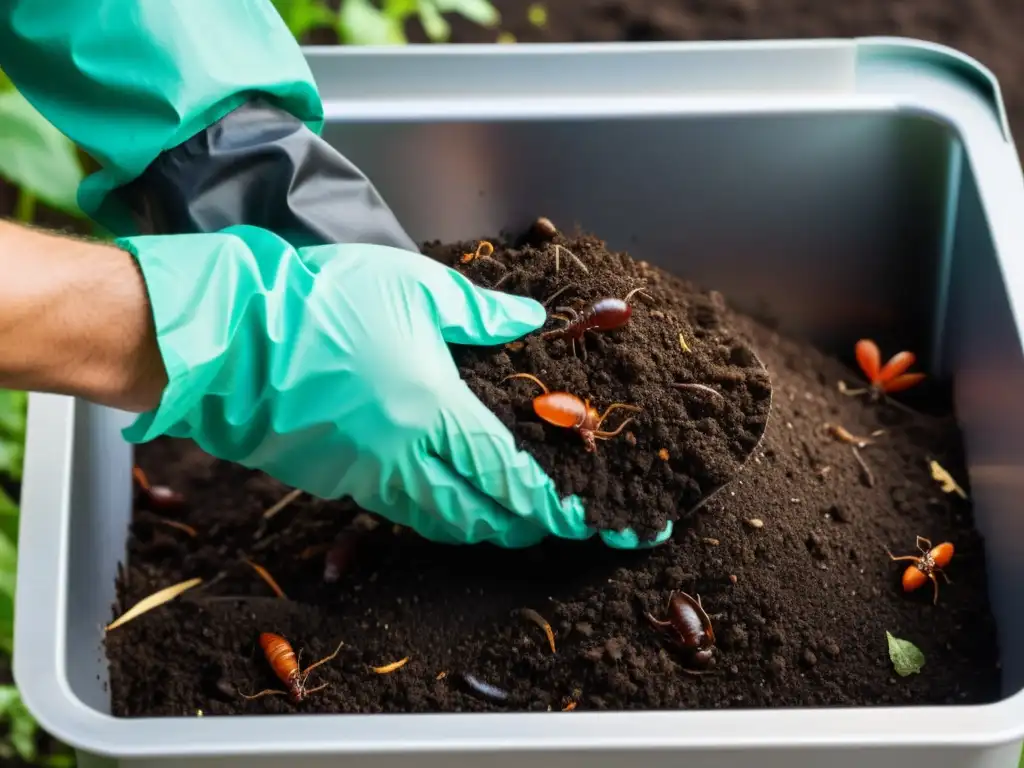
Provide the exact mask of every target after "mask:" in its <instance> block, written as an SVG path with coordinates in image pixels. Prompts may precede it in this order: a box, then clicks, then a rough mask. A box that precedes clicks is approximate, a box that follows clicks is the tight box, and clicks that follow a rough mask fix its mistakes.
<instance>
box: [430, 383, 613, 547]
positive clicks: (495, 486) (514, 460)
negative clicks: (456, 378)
mask: <svg viewBox="0 0 1024 768" xmlns="http://www.w3.org/2000/svg"><path fill="white" fill-rule="evenodd" d="M449 395H450V398H451V400H450V402H449V407H448V408H444V409H442V412H441V417H440V424H439V425H438V428H437V429H436V431H435V435H434V440H433V446H432V447H433V448H434V450H435V451H436V452H437V454H438V456H440V457H441V458H442V459H443V460H444V461H446V462H447V463H448V464H449V465H450V466H451V467H452V471H454V472H455V473H457V474H458V475H459V476H461V477H462V478H465V482H467V483H469V484H472V486H473V487H474V488H475V489H476V490H477V491H479V492H480V493H481V494H482V495H484V496H486V497H487V498H489V499H490V500H491V501H492V503H494V504H497V505H500V506H501V507H503V508H504V509H506V510H508V511H509V513H511V514H512V515H514V516H516V517H518V518H521V519H523V520H528V521H531V522H532V523H533V524H535V525H536V526H539V527H541V528H543V529H544V530H546V531H548V532H550V533H551V534H553V535H555V536H558V537H560V538H564V539H588V538H590V537H591V536H593V535H594V531H593V530H591V529H589V528H588V527H587V523H586V519H585V513H584V509H583V503H582V502H581V501H580V499H579V497H577V496H575V495H573V496H569V497H567V498H564V499H563V498H561V497H560V495H559V493H558V491H557V489H556V488H555V484H554V482H552V480H551V478H550V477H548V475H547V473H546V472H544V470H543V469H541V467H540V465H539V464H538V463H537V461H536V460H535V459H534V458H533V457H532V456H530V454H528V453H526V452H525V451H520V450H519V449H518V448H517V447H516V444H515V438H514V437H513V436H512V433H511V432H509V431H508V429H507V428H506V427H505V425H504V424H502V423H501V421H499V420H498V417H497V416H495V415H494V413H493V412H492V411H490V410H489V409H488V408H487V407H486V406H485V405H484V404H483V403H481V402H480V400H479V399H478V398H477V397H476V396H475V395H474V394H473V392H472V391H471V390H470V389H469V387H467V386H466V385H465V383H464V382H462V381H460V382H458V384H457V385H456V386H453V388H452V390H451V392H450V393H449Z"/></svg>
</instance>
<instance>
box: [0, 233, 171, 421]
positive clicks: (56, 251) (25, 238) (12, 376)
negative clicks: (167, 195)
mask: <svg viewBox="0 0 1024 768" xmlns="http://www.w3.org/2000/svg"><path fill="white" fill-rule="evenodd" d="M0 275H2V276H3V277H2V278H0V387H4V388H7V389H18V390H27V391H35V392H52V393H56V394H63V395H72V396H75V397H80V398H83V399H86V400H90V401H92V402H95V403H100V404H102V405H109V406H112V407H115V408H121V409H124V410H127V411H132V412H136V413H141V412H143V411H148V410H150V409H152V408H155V407H156V406H157V405H158V404H159V402H160V396H161V393H162V392H163V390H164V387H165V386H166V385H167V373H166V371H165V369H164V364H163V360H162V359H161V357H160V350H159V347H158V346H157V341H156V331H155V328H154V325H153V316H152V312H151V308H150V304H149V297H148V295H147V292H146V286H145V283H144V282H143V279H142V274H141V272H140V271H139V268H138V265H137V264H136V262H135V259H134V258H133V257H132V255H131V254H130V253H128V252H127V251H124V250H122V249H120V248H117V247H115V246H112V245H108V244H105V243H99V242H93V241H89V240H85V239H81V238H77V237H70V236H66V235H60V234H55V233H51V232H46V231H44V230H39V229H34V228H30V227H26V226H23V225H20V224H14V223H11V222H6V221H0Z"/></svg>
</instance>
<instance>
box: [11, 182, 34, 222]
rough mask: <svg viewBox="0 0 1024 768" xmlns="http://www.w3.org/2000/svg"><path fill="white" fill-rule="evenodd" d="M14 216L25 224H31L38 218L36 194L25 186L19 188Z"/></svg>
mask: <svg viewBox="0 0 1024 768" xmlns="http://www.w3.org/2000/svg"><path fill="white" fill-rule="evenodd" d="M14 218H15V219H16V220H18V221H20V222H22V223H23V224H31V223H32V222H33V221H34V220H35V218H36V196H35V195H33V194H32V193H31V192H29V191H28V190H27V189H25V188H24V187H22V188H21V189H19V190H18V202H17V203H16V204H15V207H14Z"/></svg>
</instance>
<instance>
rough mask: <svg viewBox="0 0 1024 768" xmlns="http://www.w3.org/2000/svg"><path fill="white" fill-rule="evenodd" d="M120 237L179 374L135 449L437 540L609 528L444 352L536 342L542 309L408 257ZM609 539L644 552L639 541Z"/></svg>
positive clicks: (532, 538) (132, 436) (138, 430)
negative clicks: (193, 454)
mask: <svg viewBox="0 0 1024 768" xmlns="http://www.w3.org/2000/svg"><path fill="white" fill-rule="evenodd" d="M118 243H119V245H120V246H121V247H123V248H126V249H128V250H129V251H131V252H132V253H133V254H134V255H135V257H136V259H137V261H138V263H139V265H140V267H141V269H142V272H143V275H144V277H145V281H146V284H147V287H148V290H149V293H150V300H151V302H152V306H153V314H154V319H155V322H156V329H157V337H158V342H159V345H160V349H161V353H162V355H163V358H164V361H165V365H166V367H167V372H168V377H169V383H168V386H167V388H166V390H165V392H164V394H163V397H162V399H161V402H160V405H159V407H158V408H157V409H155V410H154V411H151V412H149V413H146V414H143V415H141V416H140V417H139V418H138V419H137V420H136V421H135V422H134V423H133V424H132V425H131V426H130V427H128V428H127V429H126V430H125V432H124V435H125V437H126V438H127V439H128V440H130V441H132V442H143V441H147V440H151V439H153V438H155V437H157V436H160V435H165V434H166V435H170V436H173V437H187V438H191V439H193V440H195V441H196V443H197V444H198V445H199V446H200V447H201V448H203V449H204V450H205V451H207V452H208V453H210V454H212V455H213V456H216V457H218V458H221V459H226V460H229V461H234V462H238V463H240V464H242V465H244V466H247V467H250V468H257V469H260V470H262V471H264V472H266V473H267V474H269V475H271V476H273V477H275V478H277V479H278V480H280V481H282V482H284V483H286V484H288V485H290V486H293V487H296V488H301V489H303V490H305V491H307V492H309V493H312V494H314V495H316V496H320V497H322V498H338V497H342V496H351V497H352V499H353V500H354V501H355V502H356V503H357V504H359V505H360V506H361V507H363V508H364V509H367V510H369V511H371V512H375V513H377V514H380V515H382V516H384V517H386V518H388V519H390V520H392V521H393V522H395V523H399V524H401V525H406V526H409V527H411V528H413V529H414V530H416V531H417V532H418V533H419V534H420V535H422V536H424V537H425V538H427V539H430V540H433V541H436V542H444V543H451V544H471V543H477V542H484V541H488V542H492V543H494V544H497V545H499V546H503V547H526V546H531V545H534V544H536V543H538V542H539V541H541V540H542V539H544V538H545V537H547V536H551V535H554V536H558V537H562V538H566V539H586V538H589V537H591V536H593V535H594V533H595V531H594V530H593V529H591V528H589V527H588V526H587V524H586V523H585V521H584V509H583V505H582V503H581V501H580V499H579V498H578V497H575V496H571V497H568V498H565V499H562V498H560V497H559V495H558V493H557V491H556V490H555V487H554V485H553V483H552V481H551V479H550V478H549V477H548V476H547V475H546V473H545V472H544V471H543V470H542V469H541V468H540V466H539V465H538V464H537V462H536V461H535V460H534V459H533V458H532V457H531V456H530V455H529V454H527V453H525V452H523V451H520V450H518V449H517V448H516V445H515V441H514V438H513V436H512V434H511V433H510V432H509V431H508V430H507V429H506V427H505V426H504V425H503V424H502V423H501V422H500V421H499V420H498V418H497V417H496V416H495V415H494V414H493V413H492V412H491V411H490V410H489V409H488V408H486V407H485V406H484V405H483V404H482V403H481V402H480V401H479V400H478V399H477V398H476V396H475V395H473V393H472V392H471V391H470V390H469V388H468V387H467V386H466V384H465V383H464V382H463V381H462V379H461V378H460V376H459V374H458V370H457V369H456V367H455V364H454V362H453V360H452V357H451V354H450V352H449V350H448V348H447V344H449V343H454V344H476V345H497V344H503V343H506V342H509V341H512V340H514V339H517V338H519V337H521V336H523V335H525V334H527V333H529V332H531V331H534V330H536V329H537V328H539V327H540V326H541V325H543V323H544V320H545V310H544V308H543V307H542V306H541V305H540V304H539V303H537V302H535V301H533V300H532V299H527V298H523V297H517V296H511V295H508V294H502V293H498V292H493V291H489V290H486V289H482V288H478V287H476V286H474V285H473V284H472V283H470V282H469V281H468V280H467V279H466V278H465V277H463V276H462V275H460V274H459V273H458V272H456V271H454V270H452V269H449V268H447V267H445V266H443V265H441V264H439V263H437V262H435V261H433V260H431V259H429V258H427V257H425V256H423V255H420V254H417V253H412V252H410V251H405V250H399V249H396V248H390V247H386V246H378V245H366V244H352V245H325V246H311V247H307V248H302V249H299V250H296V249H294V248H292V247H291V246H289V245H288V243H286V242H285V241H284V240H282V239H281V238H279V237H277V236H276V235H274V234H272V233H270V232H268V231H266V230H263V229H259V228H256V227H250V226H237V227H230V228H228V229H225V230H223V231H222V232H219V233H215V234H195V235H174V236H144V237H133V238H124V239H122V240H120V241H118ZM670 533H671V527H669V528H667V529H666V530H665V531H664V532H663V533H662V535H661V536H660V537H659V539H658V541H659V542H660V541H663V540H664V539H666V538H667V537H668V536H669V534H670ZM601 536H602V538H603V539H604V540H605V542H606V543H607V544H608V545H609V546H613V547H618V548H632V547H636V546H638V541H637V537H636V535H635V534H634V533H633V532H631V531H625V532H621V533H614V532H602V533H601Z"/></svg>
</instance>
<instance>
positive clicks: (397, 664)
mask: <svg viewBox="0 0 1024 768" xmlns="http://www.w3.org/2000/svg"><path fill="white" fill-rule="evenodd" d="M408 663H409V657H408V656H406V657H405V658H404V659H399V660H398V661H393V662H391V663H390V664H385V665H384V666H383V667H371V669H373V671H374V672H376V673H377V674H378V675H389V674H391V673H392V672H394V671H395V670H396V669H401V668H402V667H404V666H405V665H406V664H408Z"/></svg>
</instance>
